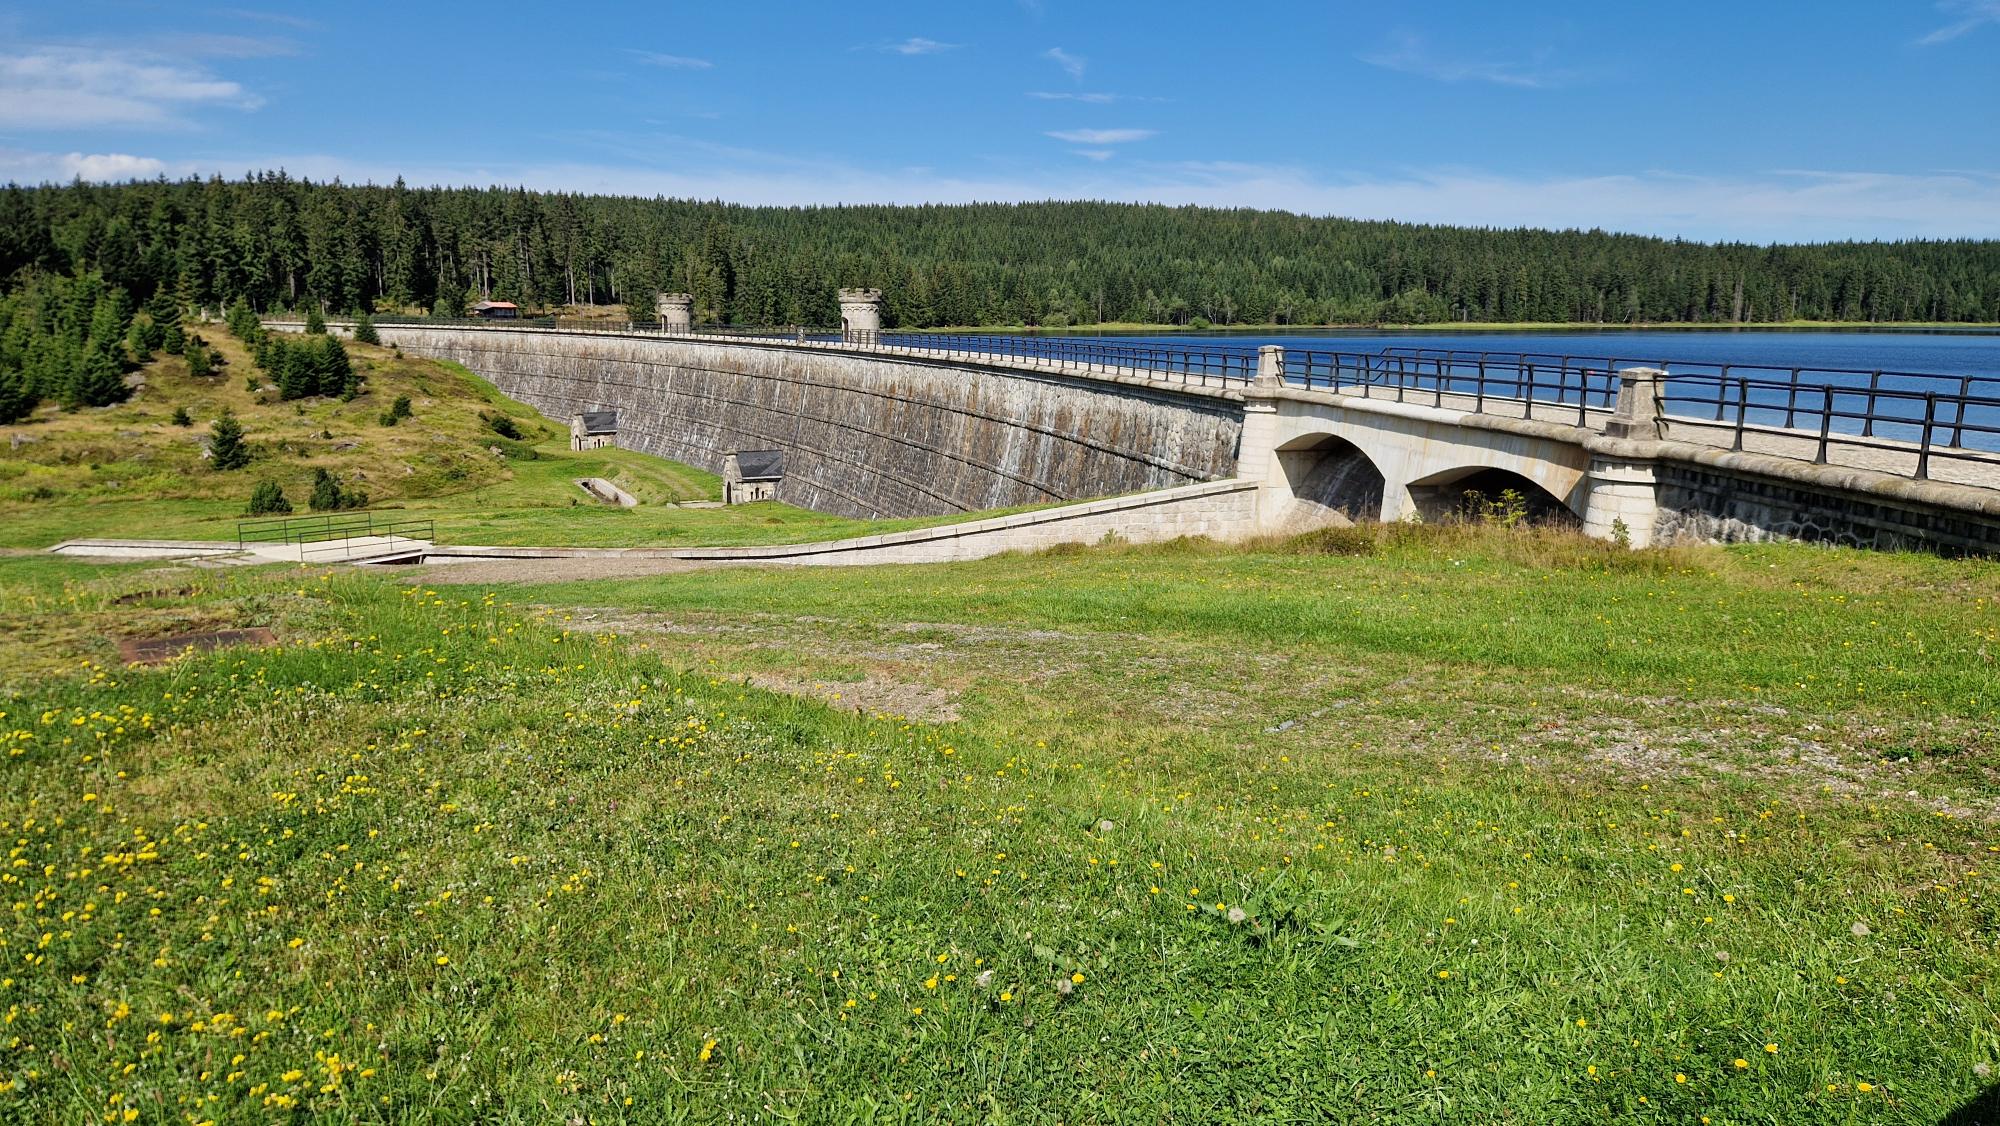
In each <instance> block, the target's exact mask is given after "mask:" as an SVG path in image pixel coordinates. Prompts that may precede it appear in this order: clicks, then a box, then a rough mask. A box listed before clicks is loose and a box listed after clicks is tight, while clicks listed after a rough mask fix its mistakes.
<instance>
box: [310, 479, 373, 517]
mask: <svg viewBox="0 0 2000 1126" xmlns="http://www.w3.org/2000/svg"><path fill="white" fill-rule="evenodd" d="M306 504H307V506H308V507H310V508H311V509H312V510H313V511H314V512H338V511H340V510H341V509H345V508H366V507H367V506H368V494H367V493H364V492H360V491H358V490H355V489H343V488H341V486H340V478H338V477H336V476H334V475H333V474H332V473H329V472H328V471H326V470H325V469H315V470H313V491H312V498H311V499H310V500H308V501H307V502H306Z"/></svg>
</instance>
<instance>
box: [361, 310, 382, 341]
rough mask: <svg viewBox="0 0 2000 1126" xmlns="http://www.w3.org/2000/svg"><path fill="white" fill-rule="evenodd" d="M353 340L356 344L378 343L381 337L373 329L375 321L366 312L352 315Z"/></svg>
mask: <svg viewBox="0 0 2000 1126" xmlns="http://www.w3.org/2000/svg"><path fill="white" fill-rule="evenodd" d="M354 342H355V343H356V344H380V343H382V337H381V336H380V335H378V334H377V333H376V331H375V322H374V320H373V319H371V318H370V317H369V316H368V314H366V313H357V314H355V316H354Z"/></svg>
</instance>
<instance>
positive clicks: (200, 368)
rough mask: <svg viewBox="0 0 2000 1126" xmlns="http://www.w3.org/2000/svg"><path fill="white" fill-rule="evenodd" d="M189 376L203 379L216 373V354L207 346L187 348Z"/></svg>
mask: <svg viewBox="0 0 2000 1126" xmlns="http://www.w3.org/2000/svg"><path fill="white" fill-rule="evenodd" d="M187 365H188V374H189V375H192V376H195V377H196V378H201V377H203V376H207V375H210V374H213V373H214V371H215V353H213V352H211V351H209V350H208V345H206V344H189V345H188V348H187Z"/></svg>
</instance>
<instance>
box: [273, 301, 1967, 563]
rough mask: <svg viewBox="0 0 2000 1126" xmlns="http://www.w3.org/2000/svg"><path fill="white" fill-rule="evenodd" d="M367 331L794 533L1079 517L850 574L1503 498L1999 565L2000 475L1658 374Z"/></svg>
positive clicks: (1719, 533) (974, 536) (1672, 538)
mask: <svg viewBox="0 0 2000 1126" xmlns="http://www.w3.org/2000/svg"><path fill="white" fill-rule="evenodd" d="M272 327H273V328H279V329H295V328H296V327H298V326H296V325H295V324H276V323H274V324H273V325H272ZM376 329H377V332H378V334H379V335H380V337H381V339H382V341H383V342H384V343H385V344H395V345H398V346H400V347H402V348H404V349H406V350H408V351H411V352H413V353H417V354H420V355H426V356H432V357H436V358H440V359H446V360H452V361H456V362H458V363H460V364H463V365H464V366H465V367H467V368H469V369H471V370H472V371H474V372H476V373H478V374H479V375H481V376H483V377H485V378H486V379H488V380H490V381H492V382H493V383H494V384H495V385H496V386H498V387H499V388H500V389H501V390H502V391H504V392H506V393H507V394H508V395H510V396H513V397H515V398H517V399H520V400H522V401H524V402H526V403H529V404H531V405H533V406H534V407H536V408H537V409H538V410H540V411H542V412H543V413H545V414H547V415H549V416H550V417H552V418H556V419H568V418H570V417H571V416H574V415H578V414H582V413H585V412H593V411H607V410H609V411H616V412H618V415H619V418H620V420H621V421H620V423H619V428H618V437H617V444H618V445H620V446H624V447H627V448H631V449H636V450H639V451H642V452H645V453H650V454H655V455H658V456H661V457H665V458H670V459H672V460H675V461H679V462H684V463H686V464H690V465H695V466H699V467H701V468H704V469H708V470H710V471H715V472H720V471H722V469H723V467H724V465H725V462H726V461H727V460H728V459H729V458H730V456H731V455H732V454H737V453H740V452H743V451H751V450H758V451H775V452H777V453H780V454H781V455H782V458H783V461H784V465H785V470H784V474H783V478H782V481H781V482H780V483H779V484H778V486H777V499H779V500H782V501H785V502H787V503H790V504H795V505H799V506H801V507H805V508H811V509H815V510H818V511H823V512H830V513H836V514H841V515H847V516H857V517H898V516H928V515H942V514H951V513H961V512H979V511H984V510H990V509H999V508H1013V507H1025V506H1038V505H1062V504H1065V503H1070V502H1084V501H1090V502H1092V503H1091V504H1090V505H1081V504H1073V505H1072V507H1073V508H1074V509H1075V511H1074V513H1073V514H1072V515H1073V516H1074V519H1071V516H1069V515H1064V510H1062V509H1055V510H1051V514H1048V515H1036V516H1034V517H1033V518H1032V519H1030V520H1028V521H1026V522H1025V523H1024V522H1022V521H1020V520H1018V519H1016V518H1011V517H1010V518H1004V519H1001V520H999V521H995V522H989V523H991V525H992V526H991V527H990V528H989V527H987V526H986V525H984V524H968V525H962V526H959V528H960V530H958V531H955V532H949V533H946V532H939V533H935V534H929V535H927V536H925V537H922V538H924V541H925V543H926V544H927V546H925V547H923V548H922V549H921V550H920V549H919V548H917V547H915V546H913V545H911V544H902V543H896V544H891V543H886V542H871V543H869V544H867V545H865V550H857V551H847V552H845V554H842V557H841V559H840V560H839V561H843V562H860V561H864V560H866V561H885V560H894V559H904V558H907V559H913V560H914V559H938V558H966V557H976V555H977V554H980V553H991V552H992V551H995V550H1014V549H1018V548H1023V547H1029V548H1033V547H1045V546H1048V545H1050V544H1051V543H1055V542H1076V540H1077V538H1078V537H1084V536H1086V535H1087V537H1088V538H1101V537H1102V536H1104V535H1114V536H1117V537H1120V538H1125V539H1130V540H1134V541H1145V540H1157V539H1167V538H1172V537H1174V536H1177V535H1208V536H1215V537H1217V538H1241V537H1244V536H1249V535H1256V534H1268V533H1284V532H1291V531H1298V530H1303V529H1306V528H1310V527H1315V526H1323V525H1325V524H1329V523H1345V522H1347V521H1349V520H1354V519H1383V520H1410V519H1419V520H1428V519H1437V518H1440V517H1448V516H1450V515H1451V514H1452V513H1453V512H1454V511H1455V506H1456V505H1458V504H1460V503H1462V500H1461V498H1463V496H1464V495H1465V493H1466V492H1467V491H1468V490H1472V489H1476V490H1478V491H1480V492H1481V493H1484V494H1485V495H1488V496H1492V495H1497V494H1498V493H1499V492H1501V491H1503V490H1511V491H1513V492H1515V493H1518V494H1519V495H1521V496H1523V497H1525V498H1526V499H1527V501H1528V504H1529V507H1530V508H1531V509H1532V510H1533V511H1534V512H1535V513H1536V514H1537V515H1553V516H1555V517H1556V518H1557V519H1566V520H1571V521H1574V522H1576V523H1578V524H1580V525H1581V526H1582V528H1583V530H1584V531H1585V532H1586V533H1588V534H1591V535H1595V536H1598V537H1601V538H1605V539H1616V540H1619V541H1621V542H1629V543H1630V544H1632V545H1634V546H1645V545H1647V544H1649V543H1656V542H1658V543H1667V542H1736V541H1746V540H1764V539H1795V540H1806V541H1813V542H1828V543H1841V544H1850V545H1855V546H1866V547H1879V548H1903V547H1924V548H1929V549H1933V550H1940V551H1945V552H1949V553H1968V552H1969V553H1979V554H2000V454H1990V453H1984V452H1981V451H1978V450H1969V449H1963V448H1946V447H1944V446H1942V445H1939V446H1937V447H1936V448H1933V444H1932V443H1930V442H1929V441H1926V442H1925V443H1924V444H1923V446H1922V447H1921V448H1919V447H1918V446H1916V445H1914V444H1911V443H1907V442H1897V441H1889V440H1886V439H1882V438H1880V437H1872V438H1871V437H1863V436H1860V435H1844V434H1840V433H1832V432H1829V431H1828V430H1827V429H1826V428H1824V427H1822V428H1821V429H1820V431H1819V432H1818V433H1817V434H1815V433H1813V432H1810V431H1807V430H1803V429H1792V428H1784V427H1772V426H1756V425H1749V424H1746V423H1744V422H1743V420H1742V419H1741V418H1739V419H1738V420H1737V422H1736V425H1735V426H1734V428H1733V429H1732V428H1731V427H1729V426H1727V425H1725V424H1723V423H1719V422H1717V421H1716V420H1715V419H1712V418H1708V417H1706V416H1703V417H1684V416H1682V415H1678V414H1676V415H1669V414H1668V413H1667V410H1666V403H1667V402H1668V400H1669V396H1668V394H1667V393H1666V391H1665V390H1664V389H1663V388H1664V384H1665V381H1666V380H1667V379H1668V378H1669V377H1668V376H1667V375H1666V373H1663V372H1657V371H1652V370H1650V369H1636V368H1635V369H1628V370H1625V371H1623V372H1621V373H1619V379H1620V380H1622V382H1618V381H1614V383H1613V390H1614V393H1613V394H1609V395H1607V396H1605V397H1604V398H1602V399H1601V400H1599V401H1594V402H1592V401H1586V400H1581V399H1579V400H1578V401H1577V402H1576V403H1574V404H1555V405H1552V404H1548V403H1545V402H1537V401H1534V400H1533V398H1532V396H1530V397H1529V398H1526V399H1522V398H1515V399H1508V398H1505V397H1503V396H1496V395H1493V394H1490V393H1487V392H1486V390H1485V389H1483V388H1482V389H1481V390H1480V391H1479V392H1478V393H1477V394H1476V395H1475V394H1471V393H1456V392H1448V391H1446V390H1445V389H1443V388H1442V387H1430V388H1421V387H1420V388H1417V389H1416V390H1415V391H1414V392H1412V391H1411V390H1410V389H1409V388H1403V387H1399V388H1396V389H1394V393H1393V394H1389V393H1388V392H1386V391H1384V390H1382V389H1381V388H1378V387H1376V386H1372V385H1357V386H1345V385H1339V384H1334V385H1330V386H1326V387H1318V386H1315V385H1313V383H1312V380H1311V379H1309V378H1308V379H1304V380H1301V379H1300V378H1297V373H1292V372H1288V371H1287V369H1286V366H1285V363H1286V361H1285V356H1284V353H1283V351H1282V350H1281V349H1277V348H1266V349H1264V352H1263V354H1262V355H1260V356H1259V357H1257V358H1256V360H1255V370H1254V373H1253V371H1252V370H1250V369H1249V368H1245V369H1244V370H1242V371H1240V372H1238V373H1236V374H1232V375H1225V376H1220V377H1218V376H1214V375H1199V376H1193V377H1190V376H1188V375H1187V374H1186V373H1181V374H1180V375H1179V377H1178V378H1176V377H1175V376H1174V374H1173V373H1171V372H1162V371H1160V370H1149V369H1143V368H1139V367H1121V366H1118V365H1117V364H1116V363H1109V362H1099V361H1085V362H1071V361H1069V360H1065V359H1054V360H1051V359H1048V358H1037V357H1033V356H1007V355H1000V354H993V353H986V352H967V351H954V350H951V349H949V348H943V349H940V348H935V347H919V346H909V345H907V344H904V343H898V342H896V341H894V340H888V339H885V338H879V337H877V336H875V334H873V333H867V334H863V335H861V336H859V337H853V336H850V337H847V338H838V337H836V338H830V339H829V338H817V339H807V338H805V337H803V336H800V337H790V336H732V335H712V334H696V333H695V332H693V331H681V330H669V331H666V332H644V331H640V332H619V331H604V330H601V329H593V330H589V331H586V330H584V329H582V328H580V327H577V328H562V327H559V328H543V327H527V326H520V327H507V328H499V327H490V328H489V327H479V326H475V325H463V324H451V323H443V324H431V323H415V324H401V323H399V324H379V323H378V325H377V326H376ZM344 330H345V329H344V326H334V331H344ZM1253 374H1254V378H1253ZM1614 400H1615V401H1614ZM1718 417H1719V416H1718ZM1209 486H1217V487H1222V486H1227V487H1226V488H1223V491H1220V492H1218V491H1216V489H1215V488H1210V487H1209ZM1142 495H1143V497H1144V499H1140V498H1141V496H1142ZM1103 498H1130V499H1129V500H1125V501H1113V502H1108V503H1109V504H1110V507H1109V508H1107V507H1106V504H1107V502H1106V501H1105V500H1104V499H1103ZM1030 526H1031V527H1030ZM989 532H990V533H992V534H991V535H990V536H989V535H988V533H989ZM982 537H984V538H982ZM946 539H950V540H953V541H954V542H952V543H950V544H949V545H941V541H942V540H946ZM972 540H978V542H977V543H971V542H969V541H972ZM892 548H893V549H894V550H891V549H892ZM718 550H719V549H718ZM843 550H844V549H843ZM967 553H970V554H967ZM827 554H829V553H828V552H823V551H812V552H793V553H792V556H793V558H792V561H810V562H826V561H832V560H831V559H826V558H819V556H823V555H827ZM833 554H841V553H833ZM806 555H810V556H814V558H811V559H805V558H802V556H806Z"/></svg>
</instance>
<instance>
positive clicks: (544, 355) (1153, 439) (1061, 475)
mask: <svg viewBox="0 0 2000 1126" xmlns="http://www.w3.org/2000/svg"><path fill="white" fill-rule="evenodd" d="M377 332H378V333H379V334H380V335H381V338H382V342H383V343H384V344H395V345H399V346H401V347H403V348H405V349H407V350H409V351H412V352H416V353H418V354H421V355H425V356H433V357H437V358H440V359H446V360H452V361H455V362H457V363H460V364H463V365H465V366H466V367H467V368H470V369H471V370H472V371H474V372H476V373H478V374H479V375H480V376H482V377H484V378H486V379H488V380H490V381H491V382H492V383H493V384H494V385H495V386H497V387H499V388H500V390H502V391H504V392H506V393H507V394H508V395H510V396H512V397H514V398H516V399H519V400H521V401H523V402H525V403H528V404H530V405H531V406H533V407H535V408H536V409H537V410H540V411H541V412H542V413H544V414H546V415H549V416H550V417H552V418H556V419H567V418H569V417H570V416H572V415H575V414H578V413H581V412H583V411H587V410H589V411H596V410H616V411H617V412H618V415H619V424H618V445H620V446H622V447H625V448H627V449H634V450H639V451H641V452H644V453H649V454H654V455H657V456H660V457H665V458H670V459H672V460H674V461H679V462H684V463H686V464H689V465H695V466H699V467H701V468H703V469H707V470H710V471H713V472H718V473H719V472H721V471H722V468H723V459H724V458H725V457H727V456H728V455H729V454H731V453H734V452H736V451H739V450H781V451H783V453H784V479H783V481H782V482H781V483H780V484H779V486H778V499H779V500H782V501H784V502H785V503H787V504H794V505H798V506H800V507H802V508H810V509H813V510H816V511H820V512H831V513H838V514H840V515H845V516H928V515H942V514H946V513H952V512H972V511H979V510H983V509H991V508H1010V507H1017V506H1021V505H1031V504H1046V503H1049V502H1053V501H1066V500H1080V499H1084V498H1089V497H1102V496H1114V495H1118V494H1123V493H1133V492H1139V491H1142V490H1148V489H1162V488H1172V487H1175V486H1181V485H1190V484H1196V483H1200V482H1204V481H1213V480H1217V479H1221V478H1226V477H1230V476H1232V475H1233V474H1234V472H1235V467H1236V455H1237V443H1238V441H1239V439H1240V437H1241V433H1242V428H1243V427H1242V404H1241V402H1240V401H1239V400H1237V399H1235V398H1232V397H1230V396H1228V395H1226V394H1224V393H1222V392H1220V391H1207V392H1203V391H1196V392H1192V393H1191V392H1189V391H1188V390H1186V389H1182V390H1179V391H1177V392H1173V393H1169V392H1167V391H1165V390H1164V389H1153V388H1147V387H1143V386H1130V385H1113V384H1107V383H1105V382H1104V381H1101V380H1089V379H1084V378H1081V377H1065V376H1063V375H1061V374H1055V373H1050V374H1037V373H1029V372H1023V371H1021V370H1018V369H1005V368H1000V367H998V366H996V365H984V364H979V363H975V362H963V361H958V362H940V361H939V360H937V359H936V358H929V359H924V360H917V359H911V358H903V357H895V356H885V355H881V354H876V353H868V352H861V351H842V350H840V349H838V348H823V349H822V348H800V347H796V346H792V345H790V344H782V345H781V344H765V343H759V342H757V341H754V340H744V341H730V342H728V343H720V342H715V341H683V340H674V339H665V338H647V337H641V336H619V335H612V334H606V333H595V332H571V331H562V330H555V329H551V330H520V329H516V330H509V331H493V330H489V329H480V328H476V327H448V326H438V327H433V326H425V325H380V326H378V327H377Z"/></svg>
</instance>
